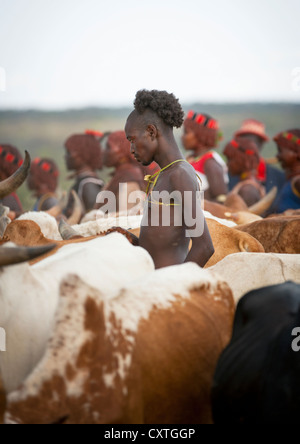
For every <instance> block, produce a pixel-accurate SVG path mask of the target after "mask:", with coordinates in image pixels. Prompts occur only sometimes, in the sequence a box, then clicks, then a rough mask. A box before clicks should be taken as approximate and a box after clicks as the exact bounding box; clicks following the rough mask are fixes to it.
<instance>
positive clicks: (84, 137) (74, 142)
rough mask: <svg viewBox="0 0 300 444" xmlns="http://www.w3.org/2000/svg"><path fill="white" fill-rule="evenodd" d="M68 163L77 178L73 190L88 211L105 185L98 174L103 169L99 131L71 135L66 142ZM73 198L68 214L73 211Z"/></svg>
mask: <svg viewBox="0 0 300 444" xmlns="http://www.w3.org/2000/svg"><path fill="white" fill-rule="evenodd" d="M65 150H66V156H65V159H66V165H67V168H68V170H69V171H73V172H74V174H73V175H72V177H73V178H75V179H76V181H75V184H74V185H73V187H72V190H74V191H76V193H77V194H78V196H79V198H80V200H81V202H82V206H83V209H84V212H85V213H87V212H89V211H91V210H92V209H93V208H94V205H95V203H96V198H97V195H98V194H99V192H100V191H101V190H102V188H103V186H104V182H103V180H101V179H100V178H99V176H98V174H97V170H101V169H102V153H101V146H100V143H99V133H95V134H94V133H92V132H91V131H88V132H87V133H86V134H76V135H73V136H71V137H69V138H68V139H67V140H66V142H65ZM72 201H73V199H72V198H71V199H70V201H69V203H68V207H67V211H66V216H70V214H71V212H72V205H73V202H72Z"/></svg>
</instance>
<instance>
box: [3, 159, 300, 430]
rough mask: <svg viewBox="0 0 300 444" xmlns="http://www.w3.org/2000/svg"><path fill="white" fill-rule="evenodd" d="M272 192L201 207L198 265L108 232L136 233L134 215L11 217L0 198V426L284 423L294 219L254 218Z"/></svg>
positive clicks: (287, 417) (294, 392)
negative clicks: (204, 226)
mask: <svg viewBox="0 0 300 444" xmlns="http://www.w3.org/2000/svg"><path fill="white" fill-rule="evenodd" d="M29 166H30V158H29V156H28V155H27V156H26V159H25V162H24V164H23V165H22V166H21V168H20V169H19V170H18V171H17V172H16V173H15V174H14V175H13V176H12V177H11V178H9V179H7V180H6V181H3V182H2V183H0V199H1V198H3V197H4V196H6V195H9V194H10V193H12V192H13V191H14V190H15V189H17V188H18V187H19V186H20V185H21V184H22V183H23V181H24V180H25V178H26V176H27V174H28V169H29ZM275 195H276V193H275V192H274V190H273V191H272V192H271V194H269V195H268V196H267V197H266V198H265V199H263V201H262V202H260V203H259V204H258V205H256V206H255V207H253V208H248V209H247V208H244V207H241V206H240V203H239V202H237V203H235V202H232V205H231V206H225V207H224V206H221V205H217V204H211V203H208V202H207V203H206V210H208V211H209V213H208V212H205V215H206V219H207V222H208V225H209V230H210V233H211V236H212V239H213V243H214V247H215V254H214V256H213V257H212V258H211V260H210V261H209V263H208V264H207V266H206V267H205V269H201V268H200V267H198V266H197V265H196V264H193V263H187V264H184V265H179V266H173V267H168V268H164V269H161V270H155V268H154V264H153V261H152V258H151V257H150V256H149V254H148V252H147V251H146V250H144V249H142V248H140V247H134V246H133V245H131V243H130V242H129V241H128V239H127V238H126V237H124V236H123V235H122V234H119V233H112V234H108V233H109V229H110V228H112V227H114V226H120V227H123V228H126V229H129V230H130V231H132V232H133V233H134V234H136V235H137V236H138V235H139V227H140V223H141V216H127V215H123V216H122V215H120V216H117V217H111V218H109V219H107V218H99V217H97V218H95V215H94V214H92V213H91V214H90V217H88V218H86V219H85V220H87V221H86V222H84V223H81V224H78V223H77V224H76V222H79V220H78V219H79V218H78V217H77V216H76V212H75V213H74V215H73V216H72V219H71V220H72V222H73V226H70V225H69V224H68V223H67V222H64V221H61V223H60V224H58V223H57V216H58V214H55V211H59V210H57V209H56V210H54V211H52V212H50V214H49V213H27V214H24V215H23V216H22V217H21V218H20V219H18V220H15V221H13V222H11V221H10V219H9V218H8V217H7V215H8V211H9V210H8V209H6V208H4V207H0V327H1V329H3V330H4V331H5V332H6V351H5V352H0V423H3V422H4V423H8V424H9V423H14V424H15V423H16V424H20V423H21V424H73V423H75V424H82V423H84V424H87V423H98V424H99V423H100V424H136V423H146V424H197V423H200V424H207V423H213V422H215V423H250V422H251V423H253V422H254V423H272V422H281V423H293V422H295V423H297V422H298V417H299V413H300V384H299V383H298V381H297V373H298V368H299V366H300V354H298V353H297V352H295V351H294V350H293V349H292V346H291V344H292V341H293V336H292V332H293V330H294V329H295V328H297V327H300V285H299V284H300V256H299V255H300V214H297V212H295V213H288V214H286V215H277V216H276V215H275V216H273V217H269V218H266V219H263V218H262V217H261V216H260V214H262V213H263V212H264V211H265V210H266V207H267V206H268V205H270V201H271V200H272V199H274V196H275ZM76 219H77V220H76ZM89 219H90V220H89ZM68 222H69V223H70V220H69V221H68ZM107 232H108V233H107ZM247 293H248V294H247ZM246 294H247V295H246ZM245 295H246V296H245ZM299 331H300V329H299ZM299 370H300V368H299Z"/></svg>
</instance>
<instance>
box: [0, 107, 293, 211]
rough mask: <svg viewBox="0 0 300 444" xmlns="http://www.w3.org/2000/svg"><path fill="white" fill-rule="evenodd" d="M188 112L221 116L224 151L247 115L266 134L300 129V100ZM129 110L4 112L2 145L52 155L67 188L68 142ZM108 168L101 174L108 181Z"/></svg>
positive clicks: (112, 125) (0, 115) (112, 123)
mask: <svg viewBox="0 0 300 444" xmlns="http://www.w3.org/2000/svg"><path fill="white" fill-rule="evenodd" d="M184 109H185V111H188V110H189V109H193V110H195V111H197V112H205V113H208V114H210V115H212V116H213V117H214V118H216V119H218V120H219V122H220V126H221V130H222V132H223V134H224V140H223V141H222V142H221V143H220V146H219V150H220V151H222V149H223V148H224V145H225V144H226V143H227V141H228V140H230V139H231V137H232V134H233V133H234V132H235V131H236V130H237V129H238V128H239V126H240V124H241V123H242V121H243V120H244V119H247V118H255V119H258V120H261V121H263V122H264V123H265V125H266V129H267V133H268V134H269V135H270V136H272V137H273V136H274V135H275V134H277V133H278V132H280V131H283V130H286V129H292V128H299V122H300V104H240V105H239V104H236V105H234V104H228V105H226V104H219V105H218V104H213V105H212V104H192V105H187V106H184ZM130 111H131V110H130V109H129V108H128V109H126V108H122V109H104V108H88V109H79V110H66V111H60V112H58V111H51V112H50V111H47V112H46V111H34V110H32V111H31V110H29V111H0V144H1V143H3V144H4V143H10V144H12V145H15V146H17V147H18V148H19V149H20V150H22V151H24V150H25V149H26V150H28V151H29V152H30V154H31V156H32V158H34V157H37V156H39V157H44V156H46V157H51V158H53V159H54V160H55V161H56V162H57V163H58V165H59V167H60V170H61V177H60V188H61V189H62V190H68V189H69V188H70V187H71V182H70V181H67V179H66V176H67V172H66V169H65V165H64V147H63V146H64V141H65V140H66V139H67V138H68V137H69V136H70V135H71V134H75V133H81V132H83V131H84V130H86V129H94V130H99V131H102V132H105V131H115V130H119V129H123V128H124V125H125V122H126V118H127V116H128V114H129V113H130ZM181 131H182V130H177V131H176V139H177V141H178V144H179V146H180V147H181V148H182V144H181V140H180V137H181ZM275 154H276V146H275V144H274V143H273V142H269V143H268V144H266V146H265V150H264V156H265V157H272V156H274V155H275ZM108 173H109V172H108V171H107V170H103V171H102V172H100V176H101V177H102V178H103V179H104V180H106V179H107V178H108ZM19 196H20V198H21V201H22V203H23V205H24V209H25V210H29V209H31V208H32V206H33V203H34V199H33V198H32V197H31V196H30V194H29V191H28V189H27V187H26V185H23V186H22V188H21V189H20V192H19Z"/></svg>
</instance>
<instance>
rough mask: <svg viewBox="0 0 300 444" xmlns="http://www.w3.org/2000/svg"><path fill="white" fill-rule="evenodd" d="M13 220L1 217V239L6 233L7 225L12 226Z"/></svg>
mask: <svg viewBox="0 0 300 444" xmlns="http://www.w3.org/2000/svg"><path fill="white" fill-rule="evenodd" d="M10 222H11V220H10V218H9V217H7V216H2V217H0V239H2V238H3V236H4V233H5V231H6V228H7V225H8V224H10Z"/></svg>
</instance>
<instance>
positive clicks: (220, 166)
mask: <svg viewBox="0 0 300 444" xmlns="http://www.w3.org/2000/svg"><path fill="white" fill-rule="evenodd" d="M219 139H220V132H219V124H218V122H217V121H216V120H215V119H213V118H212V117H210V116H208V115H207V114H198V113H195V112H194V111H189V113H188V115H187V117H186V119H185V121H184V134H183V137H182V143H183V146H184V148H185V149H186V150H187V151H192V155H191V156H190V157H189V158H188V160H189V162H190V164H191V165H192V166H193V167H194V168H195V170H196V171H197V173H198V174H199V176H200V178H201V180H202V189H203V190H204V191H205V198H206V199H207V200H211V201H216V202H219V203H224V202H225V200H226V195H227V193H228V183H229V177H228V171H227V167H226V164H225V162H224V161H223V159H222V158H221V156H220V155H219V154H218V153H217V152H216V151H215V150H214V148H215V147H216V146H217V145H218V141H219Z"/></svg>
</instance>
